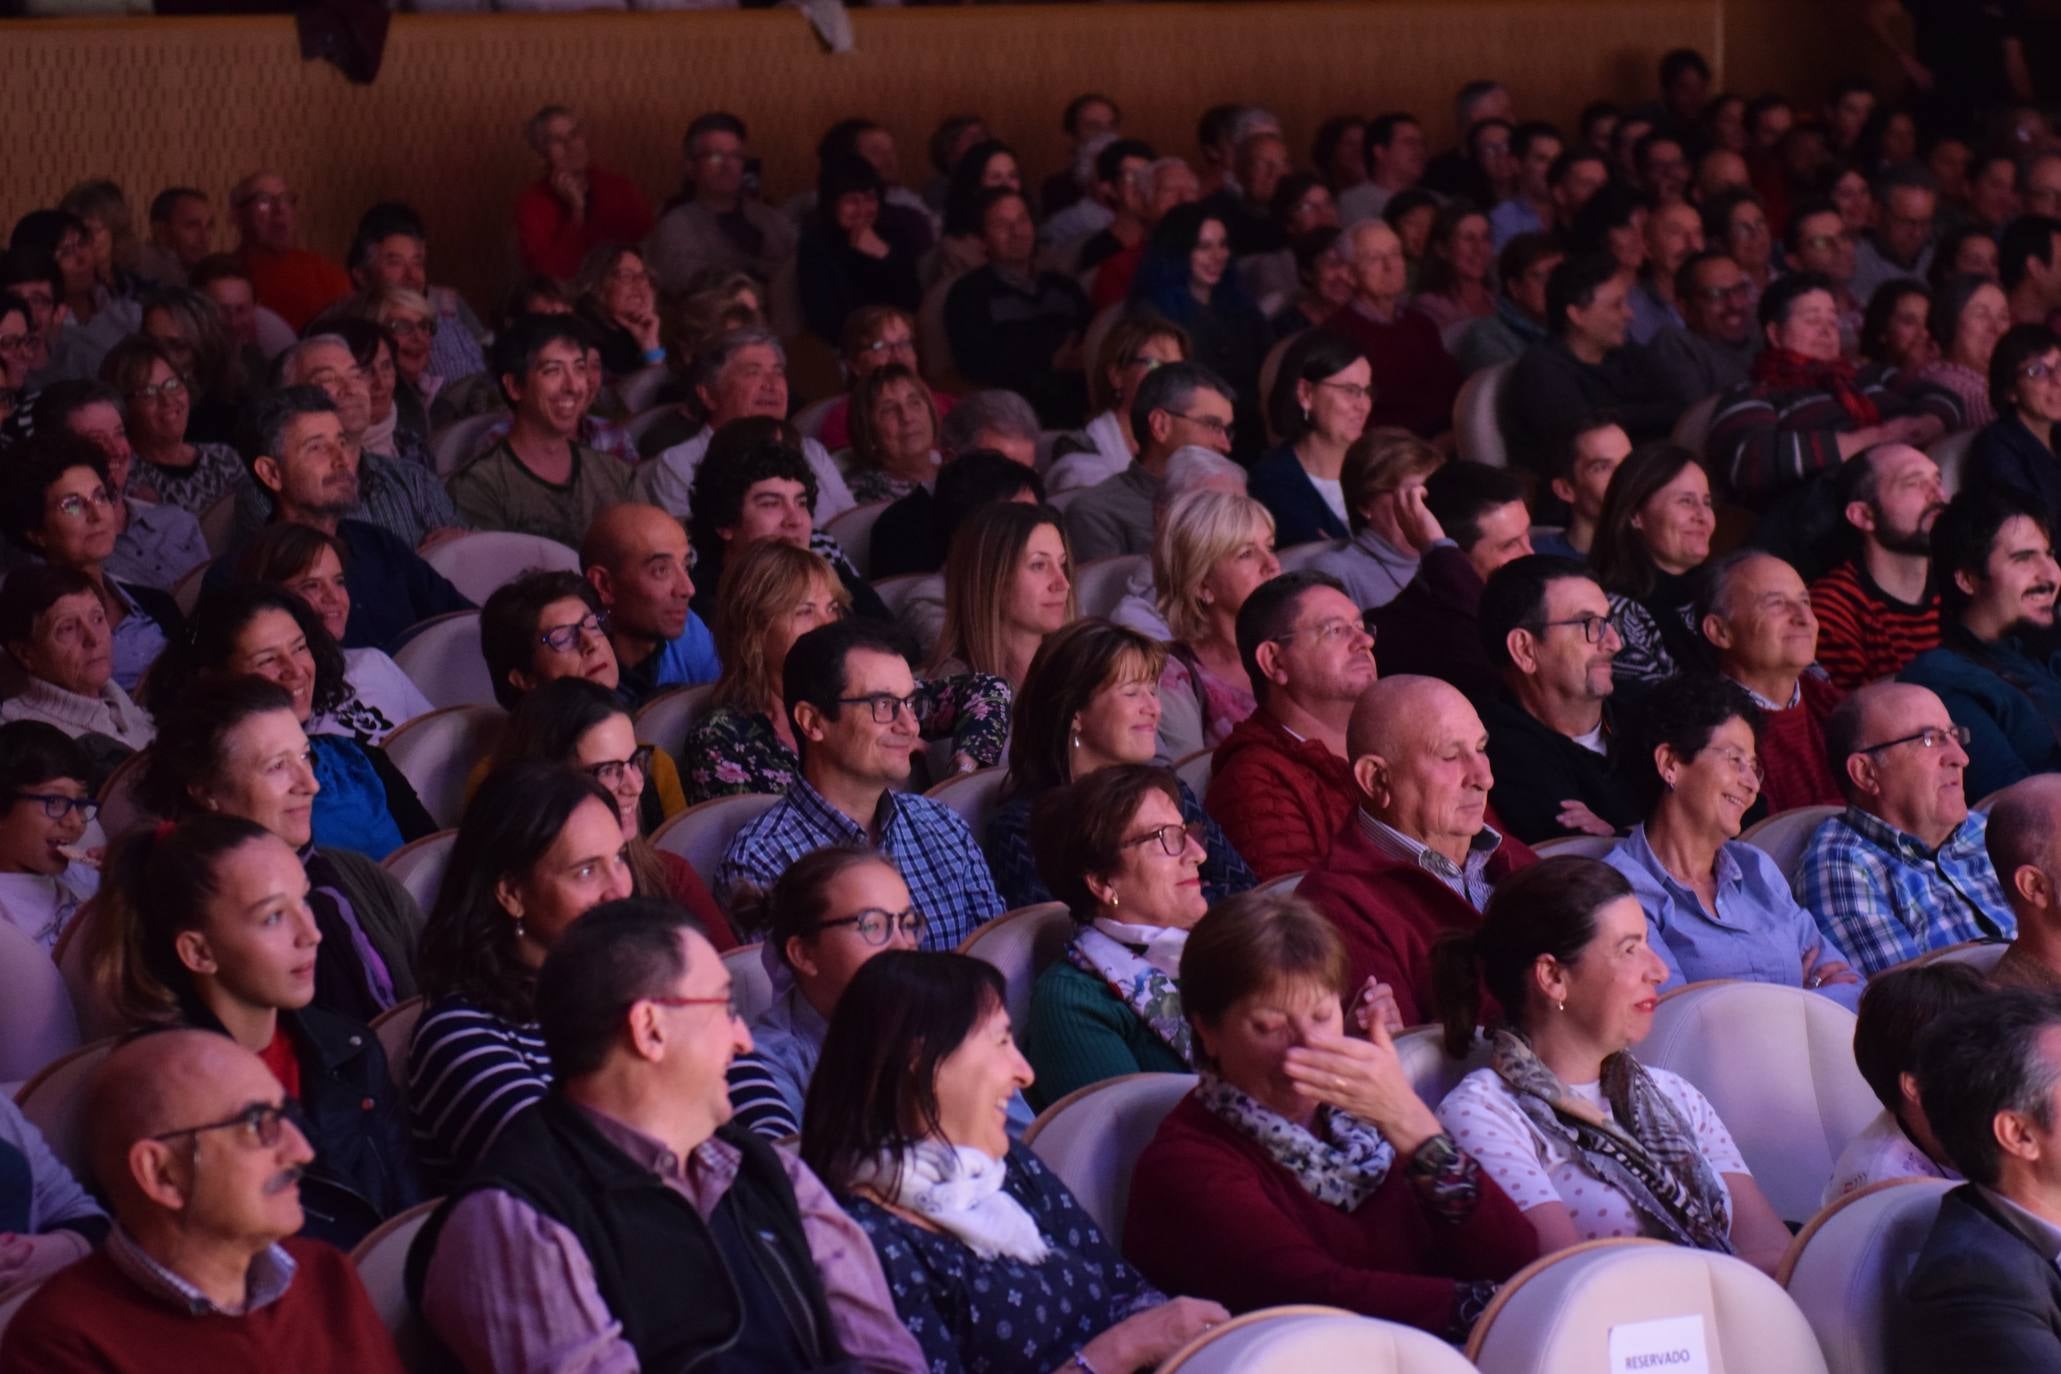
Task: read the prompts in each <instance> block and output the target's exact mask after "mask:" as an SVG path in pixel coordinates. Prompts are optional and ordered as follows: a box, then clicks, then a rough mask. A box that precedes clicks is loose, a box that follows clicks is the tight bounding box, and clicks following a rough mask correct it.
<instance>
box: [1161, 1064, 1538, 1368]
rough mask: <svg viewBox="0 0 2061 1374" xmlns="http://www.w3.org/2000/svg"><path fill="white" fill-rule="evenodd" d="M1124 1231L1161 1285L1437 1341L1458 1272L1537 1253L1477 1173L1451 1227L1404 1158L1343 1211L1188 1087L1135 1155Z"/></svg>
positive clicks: (1504, 1265)
mask: <svg viewBox="0 0 2061 1374" xmlns="http://www.w3.org/2000/svg"><path fill="white" fill-rule="evenodd" d="M1123 1236H1124V1253H1125V1255H1126V1257H1127V1258H1129V1259H1130V1260H1131V1262H1132V1263H1134V1264H1136V1265H1137V1266H1138V1268H1139V1269H1140V1270H1142V1271H1143V1272H1144V1274H1145V1276H1146V1277H1147V1278H1149V1279H1151V1280H1152V1282H1153V1283H1155V1284H1157V1285H1158V1286H1159V1288H1160V1289H1161V1290H1162V1291H1164V1292H1168V1293H1186V1294H1188V1295H1190V1296H1192V1297H1198V1298H1213V1299H1215V1300H1216V1301H1217V1302H1220V1303H1222V1304H1223V1305H1224V1306H1226V1307H1228V1308H1230V1309H1231V1310H1232V1311H1233V1312H1245V1311H1251V1310H1252V1309H1254V1308H1260V1307H1272V1306H1275V1305H1276V1304H1279V1303H1303V1302H1315V1303H1327V1304H1329V1305H1331V1306H1333V1307H1343V1308H1346V1309H1347V1310H1349V1311H1353V1312H1359V1313H1362V1314H1363V1315H1366V1316H1369V1317H1380V1318H1382V1319H1384V1320H1387V1321H1396V1322H1407V1323H1409V1324H1410V1325H1411V1326H1417V1327H1422V1328H1423V1329H1425V1330H1426V1331H1430V1332H1432V1333H1433V1334H1435V1335H1439V1336H1444V1335H1446V1334H1447V1332H1448V1330H1449V1328H1451V1326H1452V1325H1453V1315H1454V1314H1453V1297H1454V1292H1453V1281H1454V1280H1455V1279H1493V1280H1497V1281H1501V1280H1503V1279H1507V1278H1509V1277H1510V1275H1511V1274H1513V1273H1515V1272H1516V1271H1517V1270H1519V1269H1521V1268H1523V1267H1524V1266H1525V1265H1526V1264H1528V1263H1530V1262H1531V1261H1532V1259H1533V1258H1535V1257H1536V1256H1537V1254H1538V1248H1539V1242H1538V1236H1537V1235H1536V1233H1534V1232H1533V1230H1532V1227H1531V1223H1530V1222H1528V1221H1526V1220H1525V1219H1524V1214H1523V1213H1522V1212H1520V1211H1518V1210H1517V1205H1516V1204H1515V1203H1513V1202H1511V1201H1510V1199H1509V1198H1508V1197H1506V1196H1505V1195H1504V1193H1503V1190H1502V1189H1500V1188H1498V1187H1497V1186H1496V1185H1495V1182H1494V1181H1493V1180H1491V1179H1490V1178H1489V1176H1488V1175H1487V1174H1486V1173H1483V1174H1482V1175H1481V1196H1480V1199H1479V1200H1478V1201H1477V1202H1476V1204H1475V1207H1474V1210H1473V1211H1472V1212H1471V1213H1470V1214H1469V1215H1468V1216H1467V1217H1466V1218H1465V1219H1464V1220H1462V1221H1460V1222H1458V1223H1454V1222H1450V1221H1447V1220H1446V1219H1445V1218H1443V1217H1441V1216H1440V1215H1439V1214H1438V1213H1437V1212H1435V1211H1433V1210H1432V1209H1431V1208H1430V1207H1428V1206H1426V1205H1425V1203H1424V1201H1423V1197H1422V1195H1421V1194H1420V1193H1419V1192H1418V1191H1417V1189H1416V1188H1415V1187H1413V1186H1412V1185H1411V1181H1410V1178H1409V1168H1408V1165H1407V1164H1406V1163H1405V1162H1404V1161H1403V1160H1400V1159H1398V1160H1397V1161H1396V1163H1395V1167H1394V1168H1392V1169H1390V1170H1389V1174H1388V1177H1387V1178H1386V1179H1385V1180H1383V1182H1382V1184H1381V1186H1380V1187H1379V1188H1377V1189H1375V1191H1374V1194H1373V1196H1371V1197H1369V1198H1368V1199H1367V1200H1366V1201H1365V1202H1363V1203H1361V1204H1360V1205H1359V1207H1358V1208H1357V1209H1355V1210H1354V1211H1351V1212H1341V1211H1339V1210H1338V1209H1337V1208H1336V1207H1332V1206H1329V1205H1327V1204H1325V1203H1322V1202H1319V1201H1317V1199H1315V1198H1313V1197H1311V1196H1310V1195H1309V1193H1308V1192H1307V1191H1306V1190H1305V1189H1304V1188H1303V1186H1302V1185H1301V1184H1300V1183H1298V1182H1296V1180H1295V1177H1294V1176H1293V1175H1292V1174H1290V1173H1289V1172H1288V1171H1287V1170H1286V1169H1283V1168H1282V1167H1281V1166H1280V1165H1278V1164H1276V1163H1275V1162H1274V1161H1273V1160H1272V1159H1271V1158H1269V1157H1268V1156H1267V1155H1266V1153H1265V1152H1263V1151H1262V1150H1261V1149H1260V1147H1259V1146H1258V1145H1257V1144H1255V1143H1254V1142H1252V1141H1251V1140H1249V1139H1247V1138H1246V1137H1245V1136H1243V1135H1240V1134H1239V1133H1238V1132H1237V1131H1235V1130H1233V1129H1232V1128H1231V1127H1230V1126H1228V1125H1226V1124H1225V1123H1224V1122H1222V1121H1219V1120H1218V1119H1217V1118H1216V1117H1214V1116H1212V1115H1210V1113H1209V1112H1208V1111H1207V1110H1206V1109H1204V1108H1203V1106H1202V1105H1201V1104H1200V1103H1199V1102H1197V1101H1196V1100H1195V1099H1194V1098H1193V1097H1192V1096H1191V1097H1187V1098H1183V1099H1182V1101H1181V1104H1180V1105H1179V1106H1178V1107H1175V1108H1174V1110H1173V1112H1172V1113H1171V1114H1170V1115H1169V1116H1168V1117H1167V1119H1166V1120H1165V1121H1163V1122H1161V1123H1160V1127H1159V1133H1158V1134H1157V1135H1155V1136H1154V1137H1153V1138H1152V1143H1151V1144H1150V1145H1148V1146H1146V1147H1145V1152H1144V1153H1143V1154H1142V1155H1140V1156H1139V1157H1138V1164H1137V1167H1136V1168H1135V1169H1134V1170H1133V1171H1132V1173H1131V1201H1130V1210H1129V1212H1128V1213H1127V1215H1126V1216H1125V1219H1124V1232H1123Z"/></svg>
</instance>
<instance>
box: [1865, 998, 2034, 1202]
mask: <svg viewBox="0 0 2061 1374" xmlns="http://www.w3.org/2000/svg"><path fill="white" fill-rule="evenodd" d="M1995 991H1996V988H1995V986H1994V985H1992V984H1991V983H1990V981H1989V980H1988V979H1987V978H1985V977H1984V976H1983V975H1982V974H1981V973H1978V972H1977V971H1976V970H1975V968H1974V967H1973V966H1971V965H1968V964H1954V963H1945V964H1928V965H1924V966H1922V967H1919V968H1906V969H1895V970H1892V971H1890V972H1887V973H1881V974H1877V975H1876V976H1875V977H1873V978H1871V979H1869V980H1868V990H1867V991H1866V992H1864V993H1862V994H1861V1008H1860V1019H1859V1020H1858V1021H1856V1022H1855V1023H1854V1028H1853V1057H1854V1063H1855V1064H1857V1065H1858V1066H1859V1067H1860V1071H1861V1077H1862V1078H1865V1079H1867V1080H1868V1086H1869V1087H1870V1088H1873V1089H1874V1090H1875V1096H1876V1098H1877V1099H1878V1100H1880V1101H1881V1103H1882V1114H1881V1115H1880V1116H1878V1117H1876V1118H1875V1119H1874V1120H1873V1121H1871V1122H1869V1123H1868V1128H1867V1129H1866V1130H1864V1131H1862V1132H1861V1133H1860V1134H1859V1135H1857V1136H1855V1137H1854V1138H1853V1139H1852V1140H1849V1141H1848V1142H1846V1148H1845V1149H1844V1150H1842V1151H1840V1153H1839V1162H1838V1163H1837V1164H1835V1165H1833V1166H1832V1181H1831V1182H1830V1183H1828V1184H1826V1185H1825V1204H1826V1205H1827V1206H1830V1205H1831V1204H1832V1203H1834V1202H1837V1201H1838V1200H1839V1199H1840V1198H1843V1197H1845V1196H1846V1195H1847V1194H1848V1193H1852V1192H1857V1191H1858V1190H1860V1189H1862V1188H1865V1187H1867V1186H1868V1185H1869V1184H1871V1183H1881V1182H1883V1181H1884V1180H1885V1179H1892V1178H1949V1179H1953V1180H1955V1181H1956V1182H1958V1181H1959V1180H1960V1177H1961V1176H1960V1174H1959V1173H1957V1172H1955V1170H1954V1166H1953V1165H1952V1164H1950V1163H1948V1162H1947V1157H1946V1149H1945V1147H1943V1146H1942V1145H1941V1144H1940V1143H1939V1138H1938V1137H1937V1136H1935V1135H1933V1133H1932V1126H1931V1123H1930V1122H1928V1121H1926V1119H1925V1107H1924V1105H1923V1104H1922V1103H1921V1102H1919V1100H1918V1037H1919V1035H1920V1034H1921V1033H1923V1031H1924V1030H1925V1028H1926V1027H1927V1026H1929V1025H1931V1024H1932V1023H1933V1022H1934V1021H1936V1020H1938V1019H1939V1018H1940V1017H1942V1016H1944V1015H1946V1014H1947V1013H1948V1012H1950V1011H1952V1010H1953V1009H1954V1008H1956V1007H1959V1006H1965V1005H1966V1004H1968V1003H1970V1002H1981V1001H1985V1000H1987V999H1988V998H1989V997H1990V996H1991V995H1992V994H1993V993H1994V992H1995Z"/></svg>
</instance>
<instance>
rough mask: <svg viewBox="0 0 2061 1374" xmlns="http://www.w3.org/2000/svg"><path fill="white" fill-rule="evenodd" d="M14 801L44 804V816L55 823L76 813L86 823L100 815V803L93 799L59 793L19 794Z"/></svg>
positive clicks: (16, 794) (15, 795)
mask: <svg viewBox="0 0 2061 1374" xmlns="http://www.w3.org/2000/svg"><path fill="white" fill-rule="evenodd" d="M14 799H15V800H16V801H18V802H25V801H32V802H40V803H42V806H43V814H44V815H45V816H48V817H49V818H50V819H51V820H53V821H61V820H63V819H64V818H65V817H66V816H69V815H71V814H72V812H74V811H76V812H78V813H79V818H80V819H81V820H85V821H91V820H92V819H93V818H94V817H95V816H97V815H99V814H100V803H99V802H97V801H94V800H93V799H92V798H91V797H67V796H65V795H63V794H62V793H59V792H17V793H15V794H14Z"/></svg>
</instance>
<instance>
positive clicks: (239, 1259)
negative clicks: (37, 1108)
mask: <svg viewBox="0 0 2061 1374" xmlns="http://www.w3.org/2000/svg"><path fill="white" fill-rule="evenodd" d="M284 1101H285V1092H284V1090H283V1089H281V1087H280V1086H279V1080H278V1079H277V1078H275V1077H273V1075H272V1071H271V1070H270V1069H268V1068H266V1067H265V1064H264V1061H262V1060H260V1059H259V1058H258V1057H257V1056H256V1055H254V1054H252V1053H250V1052H249V1051H248V1050H245V1049H242V1048H239V1047H238V1046H237V1044H236V1042H235V1041H233V1040H231V1039H229V1037H227V1036H225V1035H218V1034H215V1033H214V1032H212V1031H194V1030H177V1031H162V1032H159V1033H157V1034H155V1035H147V1036H144V1037H143V1038H142V1039H139V1040H135V1041H132V1042H131V1043H129V1044H127V1045H123V1046H121V1047H120V1048H118V1049H117V1050H115V1051H114V1053H113V1054H111V1055H110V1056H109V1057H108V1060H107V1062H106V1064H104V1065H103V1066H102V1067H101V1069H100V1072H99V1074H98V1075H97V1076H96V1077H95V1079H94V1081H93V1086H92V1089H91V1096H90V1098H89V1100H88V1103H87V1126H88V1134H89V1137H90V1140H91V1144H92V1157H93V1171H94V1173H95V1175H96V1176H97V1177H98V1179H99V1182H100V1185H101V1188H102V1189H103V1190H104V1191H105V1192H106V1194H107V1197H108V1201H109V1203H110V1204H111V1210H112V1211H113V1212H114V1215H115V1228H114V1231H113V1233H112V1234H111V1235H110V1236H109V1237H108V1240H107V1244H106V1246H105V1247H103V1248H102V1249H101V1250H99V1251H97V1252H96V1253H94V1254H92V1255H89V1256H87V1257H86V1258H85V1259H82V1260H80V1261H79V1262H78V1263H76V1264H74V1265H72V1266H71V1267H70V1268H68V1269H65V1270H62V1271H60V1272H59V1273H58V1274H57V1275H56V1276H55V1277H53V1278H52V1279H51V1280H50V1281H49V1282H48V1283H46V1284H44V1285H43V1287H42V1288H41V1289H39V1290H37V1292H36V1294H35V1296H34V1297H32V1298H30V1299H29V1301H28V1303H27V1305H26V1306H24V1307H23V1308H22V1310H21V1312H20V1313H19V1314H18V1315H17V1316H16V1317H15V1319H14V1321H13V1322H11V1323H10V1324H9V1325H8V1327H7V1334H6V1339H5V1340H4V1342H0V1371H5V1372H6V1374H32V1372H33V1374H74V1372H76V1374H86V1372H87V1371H93V1374H131V1372H132V1371H133V1374H155V1371H160V1370H165V1369H195V1370H200V1369H219V1370H231V1369H252V1370H256V1369H270V1370H291V1371H293V1374H331V1372H332V1371H333V1374H403V1371H402V1367H401V1361H400V1357H399V1356H398V1355H397V1354H395V1352H394V1343H393V1339H392V1337H390V1336H389V1335H388V1334H387V1330H386V1328H385V1327H384V1326H382V1325H381V1324H380V1320H379V1315H378V1313H376V1312H374V1311H373V1309H372V1303H371V1301H370V1300H369V1299H368V1298H367V1297H366V1296H365V1290H364V1287H363V1286H362V1285H361V1284H360V1283H359V1282H358V1273H357V1270H356V1269H354V1268H352V1267H351V1262H350V1260H349V1259H348V1258H346V1257H345V1255H344V1254H343V1252H342V1251H340V1250H336V1249H334V1248H332V1247H330V1246H328V1245H325V1244H323V1243H322V1242H320V1241H312V1240H301V1239H297V1238H295V1233H296V1232H297V1231H299V1230H300V1229H301V1202H300V1188H299V1185H298V1182H297V1180H298V1179H299V1177H300V1171H301V1169H302V1168H303V1167H305V1166H306V1165H307V1163H308V1161H309V1160H311V1159H313V1158H314V1157H315V1156H314V1151H312V1150H311V1149H309V1148H308V1141H307V1137H305V1136H303V1135H302V1134H301V1133H300V1130H299V1129H298V1128H297V1127H296V1126H295V1125H294V1124H293V1122H292V1121H291V1120H290V1119H288V1118H287V1117H286V1116H285V1115H284V1114H283V1112H282V1106H283V1104H284Z"/></svg>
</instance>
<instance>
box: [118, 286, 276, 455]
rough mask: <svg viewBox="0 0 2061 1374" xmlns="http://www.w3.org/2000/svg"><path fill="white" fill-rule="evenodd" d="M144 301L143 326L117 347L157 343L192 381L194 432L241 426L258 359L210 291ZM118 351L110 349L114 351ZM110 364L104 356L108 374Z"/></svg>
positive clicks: (164, 292) (156, 294)
mask: <svg viewBox="0 0 2061 1374" xmlns="http://www.w3.org/2000/svg"><path fill="white" fill-rule="evenodd" d="M140 305H141V308H142V311H143V325H142V328H141V329H140V330H138V331H137V332H136V333H135V334H132V335H130V336H129V338H128V339H124V340H122V341H121V342H120V343H117V344H116V345H115V348H121V347H123V346H124V345H125V344H129V343H130V340H148V341H149V342H151V343H154V344H156V345H157V346H158V347H159V348H160V349H162V350H163V351H164V354H165V356H166V357H167V358H169V359H170V360H171V362H172V365H173V366H174V368H176V369H177V373H178V376H179V378H180V380H181V381H183V382H185V384H186V398H187V403H188V407H189V419H188V428H189V430H190V432H191V433H192V434H193V436H194V437H195V438H202V439H227V438H229V437H230V436H231V435H232V434H233V433H234V431H235V425H236V411H237V408H238V407H240V406H241V405H243V404H244V403H245V402H246V401H248V400H249V399H250V392H251V388H252V381H253V379H254V378H255V376H256V375H257V373H256V370H255V368H253V366H252V363H253V361H254V360H253V359H251V358H249V357H248V356H246V354H245V353H244V351H243V350H242V349H241V348H240V347H239V346H238V345H237V344H236V342H235V341H234V340H233V339H232V338H231V337H230V334H229V330H228V327H227V325H226V324H225V323H224V321H223V312H222V310H221V309H220V308H219V307H217V306H216V304H215V302H214V301H213V300H212V299H211V298H210V297H208V296H206V295H203V294H202V293H201V292H199V291H196V290H188V289H186V288H183V287H180V288H169V289H160V290H156V291H152V292H151V293H149V294H148V295H146V296H144V297H143V299H142V301H141V302H140ZM131 346H132V347H133V345H131ZM113 351H114V350H113V349H110V350H108V352H109V355H110V356H111V355H112V353H113ZM107 366H108V364H107V359H106V358H102V359H101V370H102V375H103V378H104V377H105V374H106V370H107Z"/></svg>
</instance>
